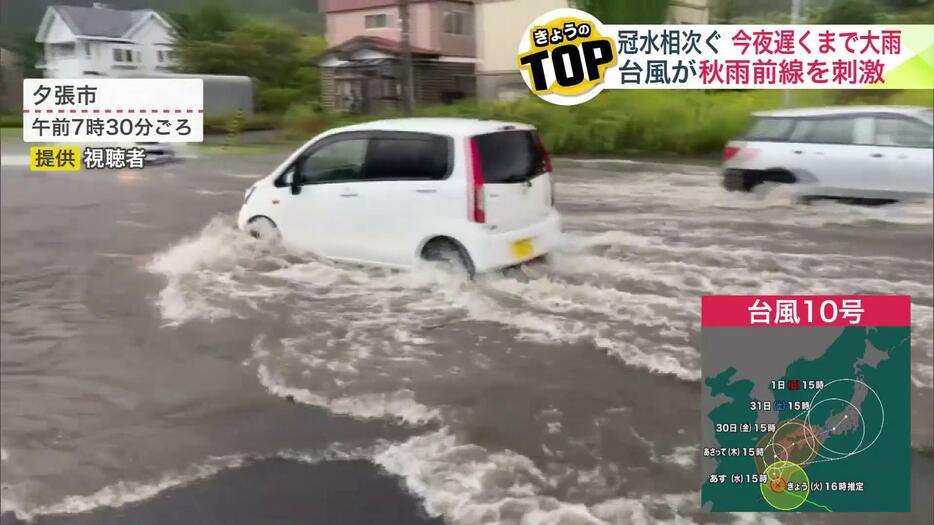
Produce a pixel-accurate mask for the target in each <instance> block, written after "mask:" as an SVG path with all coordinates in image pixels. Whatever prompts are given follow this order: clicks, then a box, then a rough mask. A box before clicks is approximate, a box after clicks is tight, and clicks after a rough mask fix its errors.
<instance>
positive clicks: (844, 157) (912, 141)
mask: <svg viewBox="0 0 934 525" xmlns="http://www.w3.org/2000/svg"><path fill="white" fill-rule="evenodd" d="M754 117H755V118H754V121H753V123H752V125H751V126H750V128H749V130H748V131H747V132H746V134H745V136H743V137H741V138H737V139H736V140H733V141H730V143H729V144H727V146H726V148H724V150H723V157H724V165H723V168H724V169H723V184H724V186H725V187H726V188H727V189H729V190H742V191H750V190H752V189H753V188H755V187H756V186H758V185H759V184H762V183H764V182H771V183H795V184H798V185H800V191H799V193H800V194H801V195H803V196H807V197H808V198H815V197H816V198H832V199H842V200H870V201H879V202H889V201H894V200H901V199H911V198H929V197H930V196H931V195H932V193H934V175H932V174H934V166H932V158H934V150H932V146H934V124H932V113H931V110H930V109H927V108H917V107H895V106H878V107H869V106H856V107H833V108H807V109H791V110H782V111H768V112H760V113H755V114H754Z"/></svg>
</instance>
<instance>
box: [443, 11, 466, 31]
mask: <svg viewBox="0 0 934 525" xmlns="http://www.w3.org/2000/svg"><path fill="white" fill-rule="evenodd" d="M444 32H445V33H448V34H450V35H468V34H470V32H471V27H470V13H468V12H467V11H463V10H460V9H451V10H448V11H445V12H444Z"/></svg>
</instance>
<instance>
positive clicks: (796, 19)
mask: <svg viewBox="0 0 934 525" xmlns="http://www.w3.org/2000/svg"><path fill="white" fill-rule="evenodd" d="M803 2H804V0H791V23H792V25H796V24H799V23H801V7H802V6H801V4H802V3H803ZM793 101H794V94H793V93H792V92H791V90H790V89H786V90H785V93H784V97H783V99H782V103H783V105H784V106H785V107H786V108H789V107H791V105H792V103H793Z"/></svg>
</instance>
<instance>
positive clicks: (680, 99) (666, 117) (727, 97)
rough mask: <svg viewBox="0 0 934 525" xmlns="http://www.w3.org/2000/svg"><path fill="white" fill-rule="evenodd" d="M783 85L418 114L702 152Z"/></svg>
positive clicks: (622, 149) (578, 148) (653, 149)
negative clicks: (506, 123)
mask: <svg viewBox="0 0 934 525" xmlns="http://www.w3.org/2000/svg"><path fill="white" fill-rule="evenodd" d="M793 102H794V104H795V105H796V106H826V105H839V104H908V105H921V106H934V95H932V93H931V92H930V91H925V90H915V91H894V92H893V91H886V90H852V91H851V90H840V91H833V90H820V91H803V90H802V91H795V92H794V97H793ZM782 104H783V94H782V92H781V91H777V90H770V91H710V92H704V91H695V90H690V91H688V90H684V91H665V90H657V91H656V90H652V91H648V90H620V91H609V92H605V93H601V94H600V95H599V96H597V97H596V98H594V99H593V100H591V101H589V102H587V103H586V104H584V105H580V106H556V105H553V104H549V103H548V102H545V101H543V100H541V99H539V98H538V97H533V96H529V97H525V98H521V99H518V100H514V101H508V102H506V101H495V102H494V101H491V102H481V101H475V100H467V101H460V102H457V103H454V104H450V105H439V106H428V107H422V108H418V109H417V110H416V111H415V115H416V116H419V117H465V118H481V119H496V120H508V121H516V122H524V123H527V124H532V125H533V126H535V127H536V128H538V130H539V133H540V134H541V136H542V140H543V141H544V142H545V145H546V146H547V147H548V148H549V150H551V151H552V153H555V154H564V155H615V156H624V155H632V154H634V153H652V154H658V153H676V154H684V155H703V154H709V153H713V152H716V151H719V150H720V149H721V148H722V147H723V145H724V144H726V142H727V141H728V140H730V139H731V138H733V137H736V136H737V135H739V134H741V133H742V132H743V130H744V129H745V128H746V126H747V124H748V122H749V118H750V115H751V114H752V113H753V112H755V111H760V110H769V109H777V108H780V107H782ZM395 116H399V115H397V114H383V115H378V116H375V115H354V116H350V115H333V114H330V115H329V114H321V113H317V112H315V110H314V108H313V107H311V106H307V105H297V106H293V107H292V108H290V109H289V111H288V112H287V113H286V116H285V118H284V119H283V124H284V125H285V127H286V128H287V130H289V133H290V134H292V135H293V136H302V137H310V136H312V135H314V134H315V133H318V132H320V131H322V130H324V129H328V128H332V127H336V126H343V125H347V124H351V123H354V122H362V121H367V120H373V119H375V118H391V117H395Z"/></svg>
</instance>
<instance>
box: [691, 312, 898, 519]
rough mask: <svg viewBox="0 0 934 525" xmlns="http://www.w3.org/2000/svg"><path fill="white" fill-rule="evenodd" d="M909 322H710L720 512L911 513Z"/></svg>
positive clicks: (707, 376)
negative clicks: (763, 324)
mask: <svg viewBox="0 0 934 525" xmlns="http://www.w3.org/2000/svg"><path fill="white" fill-rule="evenodd" d="M910 339H911V333H910V328H909V327H908V326H823V327H816V326H789V327H780V326H742V327H740V326H714V327H710V326H705V327H704V328H703V342H704V353H703V380H702V384H701V389H702V401H701V403H702V406H701V408H702V411H701V417H702V420H701V425H702V437H703V442H702V448H703V451H702V475H703V478H702V481H701V483H702V485H701V497H702V505H703V508H704V509H705V510H708V511H712V512H776V511H796V512H899V511H909V510H910V475H911V472H910V466H911V463H910V461H911V460H910V453H911V452H910V434H909V429H910V378H909V374H910Z"/></svg>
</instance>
